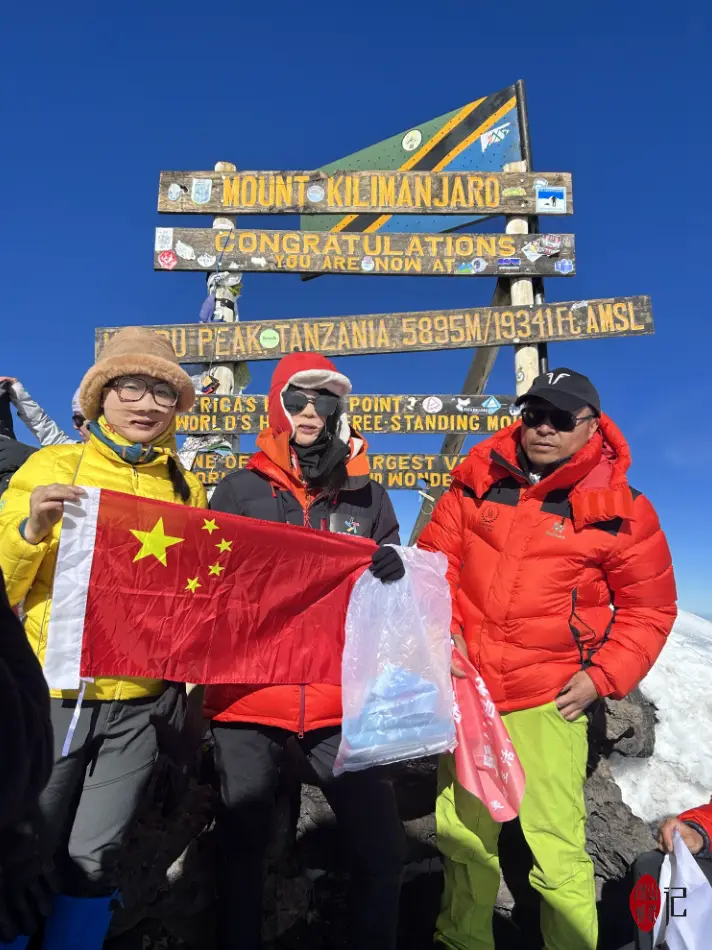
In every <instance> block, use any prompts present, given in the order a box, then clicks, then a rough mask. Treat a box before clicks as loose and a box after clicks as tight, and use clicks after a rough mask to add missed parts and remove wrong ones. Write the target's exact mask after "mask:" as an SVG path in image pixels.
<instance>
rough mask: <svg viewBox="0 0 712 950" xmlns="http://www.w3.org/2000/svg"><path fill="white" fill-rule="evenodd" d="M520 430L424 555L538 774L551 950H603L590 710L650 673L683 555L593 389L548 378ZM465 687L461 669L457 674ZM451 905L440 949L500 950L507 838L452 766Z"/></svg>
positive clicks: (542, 882)
mask: <svg viewBox="0 0 712 950" xmlns="http://www.w3.org/2000/svg"><path fill="white" fill-rule="evenodd" d="M517 402H518V404H520V405H522V404H523V408H522V419H521V422H519V423H517V424H516V425H513V426H510V427H509V428H507V429H504V430H503V431H502V432H500V433H498V434H497V435H495V436H493V437H492V438H490V439H487V440H486V441H484V442H481V443H480V444H479V445H477V446H476V447H475V448H473V449H472V451H471V452H470V454H469V455H468V457H467V459H465V461H464V462H463V463H462V464H461V465H459V466H458V467H457V468H456V469H455V470H454V472H453V477H452V486H451V488H450V489H449V491H448V492H447V493H446V494H445V495H444V496H443V497H442V498H441V500H440V501H439V503H438V505H437V506H436V508H435V511H434V513H433V518H432V521H431V522H430V524H429V525H428V527H427V528H426V529H425V531H424V532H423V534H422V536H421V538H420V540H419V542H418V543H419V546H420V547H422V548H424V549H425V550H428V551H442V552H443V553H444V554H445V555H446V556H447V559H448V580H449V582H450V586H451V590H452V595H453V636H454V639H455V642H456V644H457V646H458V647H459V649H460V650H461V651H462V652H463V653H466V654H467V655H468V656H469V659H470V660H471V661H472V663H473V664H474V665H475V666H476V667H477V668H478V669H479V670H480V672H481V674H482V676H483V678H484V680H485V682H486V684H487V686H488V688H489V691H490V693H491V695H492V699H493V700H494V702H495V703H496V705H497V708H498V710H499V712H500V713H501V714H502V716H503V719H504V722H505V724H506V726H507V729H508V731H509V734H510V737H511V739H512V742H513V744H514V747H515V749H516V751H517V754H518V756H519V758H520V761H521V763H522V765H523V767H524V771H525V773H526V782H527V787H526V792H525V795H524V799H523V801H522V805H521V811H520V822H521V826H522V830H523V832H524V835H525V838H526V839H527V842H528V845H529V847H530V849H531V852H532V856H533V869H532V872H531V874H530V882H531V884H532V886H533V887H534V888H535V889H536V890H537V891H538V892H539V894H540V896H541V929H542V933H543V937H544V942H545V947H546V950H595V947H596V942H597V929H598V927H597V920H596V896H595V888H594V880H593V867H592V864H591V860H590V858H589V857H588V855H587V854H586V850H585V845H586V835H585V820H586V813H585V806H584V797H583V785H584V781H585V777H586V761H587V754H588V741H587V717H586V714H585V713H586V709H587V708H588V707H589V706H591V704H592V703H593V702H595V700H596V699H597V698H598V697H601V696H611V697H613V698H618V699H619V698H621V697H623V696H625V695H626V694H627V693H629V692H630V690H631V689H633V687H634V686H635V685H636V684H637V683H638V682H639V681H640V680H641V679H642V678H643V677H644V676H645V674H646V673H647V672H648V670H649V669H650V667H651V666H652V664H653V663H654V662H655V659H656V657H657V656H658V654H659V653H660V650H661V649H662V647H663V645H664V643H665V640H666V637H667V635H668V633H669V632H670V629H671V627H672V624H673V621H674V619H675V616H676V607H675V599H676V592H675V582H674V578H673V572H672V565H671V561H670V552H669V550H668V546H667V543H666V541H665V537H664V535H663V533H662V531H661V529H660V525H659V523H658V519H657V517H656V514H655V511H654V510H653V507H652V505H651V504H650V502H649V501H648V500H647V499H646V498H645V497H644V496H643V495H641V494H640V492H638V491H636V490H635V489H632V488H631V487H630V486H629V484H628V481H627V478H626V471H627V469H628V467H629V465H630V451H629V449H628V446H627V444H626V442H625V439H624V438H623V435H622V434H621V432H620V431H619V429H618V428H617V427H616V426H615V425H614V423H613V422H612V421H611V420H610V419H609V418H608V417H607V416H605V415H604V414H602V413H601V407H600V400H599V396H598V393H597V391H596V389H595V387H594V386H593V384H592V383H591V381H590V380H589V379H587V378H586V377H585V376H582V375H580V374H579V373H575V372H574V371H573V370H570V369H567V368H560V369H556V370H554V371H553V372H551V373H545V374H543V375H542V376H539V377H537V379H536V380H535V381H534V383H533V385H532V387H531V389H530V390H529V392H527V393H526V394H525V395H524V396H522V397H520V398H519V399H518V400H517ZM454 672H456V671H454ZM436 817H437V832H438V844H439V847H440V849H441V851H442V852H443V854H444V856H445V892H444V896H443V905H442V911H441V914H440V917H439V918H438V924H437V934H436V939H437V940H439V941H440V942H441V943H443V944H444V945H445V946H447V947H451V948H454V950H493V948H494V940H493V935H492V911H493V908H494V904H495V900H496V897H497V890H498V887H499V862H498V856H497V841H498V836H499V830H500V825H498V824H497V823H496V822H494V821H493V820H492V819H491V818H490V816H489V813H488V812H487V810H486V809H485V808H484V807H483V806H482V805H481V803H480V802H478V801H477V800H476V799H475V798H473V797H472V796H470V795H468V794H467V792H465V791H464V789H463V788H462V787H461V786H460V785H459V784H458V782H457V780H456V777H455V770H454V766H453V760H452V756H444V757H443V760H442V763H441V770H440V789H439V795H438V802H437V810H436Z"/></svg>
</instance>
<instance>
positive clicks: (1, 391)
mask: <svg viewBox="0 0 712 950" xmlns="http://www.w3.org/2000/svg"><path fill="white" fill-rule="evenodd" d="M11 405H12V404H11V402H10V384H9V383H7V382H3V383H0V435H3V436H5V438H6V439H14V438H15V429H14V426H13V422H12V409H11Z"/></svg>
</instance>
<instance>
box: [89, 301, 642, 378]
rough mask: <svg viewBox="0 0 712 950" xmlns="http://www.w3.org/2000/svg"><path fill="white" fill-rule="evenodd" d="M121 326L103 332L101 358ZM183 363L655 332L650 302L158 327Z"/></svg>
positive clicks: (99, 341) (98, 343)
mask: <svg viewBox="0 0 712 950" xmlns="http://www.w3.org/2000/svg"><path fill="white" fill-rule="evenodd" d="M119 329H120V327H101V328H99V329H98V330H97V331H96V347H97V355H98V353H99V352H101V349H102V348H103V346H104V343H105V342H106V340H107V339H108V338H109V337H110V336H112V335H113V334H114V333H116V332H117V331H118V330H119ZM151 329H152V330H155V331H156V332H157V333H159V334H161V335H162V336H165V337H166V338H167V339H169V340H170V341H171V344H172V346H173V348H174V349H175V351H176V353H177V355H178V358H179V360H180V361H181V362H184V363H191V362H200V361H204V362H207V361H212V362H215V363H233V362H235V361H236V360H277V359H280V358H281V357H282V356H285V355H286V354H287V353H324V354H325V355H327V356H332V355H333V356H356V355H364V354H371V353H414V352H423V351H430V350H461V349H470V348H473V347H489V346H502V345H506V344H512V343H514V344H517V343H522V342H524V341H525V340H526V341H531V342H533V343H539V342H560V341H562V340H597V339H605V338H608V337H622V336H646V335H648V334H651V333H653V331H654V327H653V315H652V311H651V306H650V298H649V297H642V296H641V297H611V298H609V299H605V300H575V301H567V302H562V303H551V304H547V305H543V306H536V305H534V306H529V307H516V308H514V307H479V308H477V309H473V310H425V311H415V312H410V313H381V314H369V315H365V316H353V317H325V318H323V319H300V318H298V317H292V318H290V319H288V320H255V321H253V322H240V323H235V324H233V325H231V326H228V325H224V324H219V323H205V324H197V323H188V324H168V325H161V326H154V327H151Z"/></svg>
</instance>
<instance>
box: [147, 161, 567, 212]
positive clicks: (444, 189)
mask: <svg viewBox="0 0 712 950" xmlns="http://www.w3.org/2000/svg"><path fill="white" fill-rule="evenodd" d="M158 210H159V211H162V212H168V213H171V212H173V213H176V214H208V213H219V212H223V213H225V212H227V213H230V214H459V215H462V214H469V213H477V214H480V215H488V214H516V213H518V214H571V213H572V212H573V210H574V208H573V195H572V191H571V175H570V173H568V172H537V173H536V174H521V173H507V172H484V171H483V172H472V171H470V172H428V171H407V172H402V171H358V172H354V171H340V172H335V173H332V174H331V175H330V174H328V173H326V172H322V171H241V172H237V173H236V174H225V173H222V174H221V173H220V172H212V171H187V172H175V171H165V172H161V178H160V183H159V187H158Z"/></svg>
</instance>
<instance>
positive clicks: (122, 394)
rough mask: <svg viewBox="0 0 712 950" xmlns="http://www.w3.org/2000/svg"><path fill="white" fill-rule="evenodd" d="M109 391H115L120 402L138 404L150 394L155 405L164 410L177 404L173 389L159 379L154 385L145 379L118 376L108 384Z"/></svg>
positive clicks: (175, 393) (176, 395)
mask: <svg viewBox="0 0 712 950" xmlns="http://www.w3.org/2000/svg"><path fill="white" fill-rule="evenodd" d="M109 389H113V390H115V391H116V394H117V396H118V397H119V399H120V400H121V402H140V401H141V400H142V399H143V397H144V396H145V395H146V393H147V392H150V393H151V395H152V396H153V400H154V402H155V403H156V405H158V406H162V407H163V408H164V409H172V408H173V406H175V405H176V404H177V402H178V393H177V392H176V391H175V389H173V387H172V386H169V385H168V383H164V382H162V381H161V380H160V379H159V380H157V381H156V382H155V383H147V382H146V380H145V379H138V378H137V377H135V376H120V377H119V379H115V380H114V381H113V382H111V383H109Z"/></svg>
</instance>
